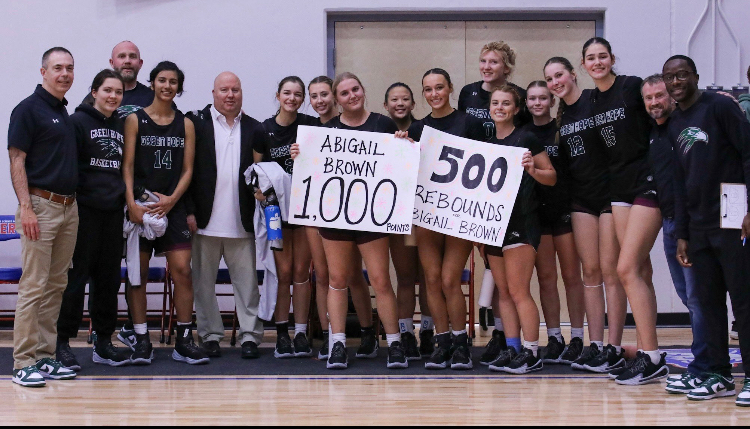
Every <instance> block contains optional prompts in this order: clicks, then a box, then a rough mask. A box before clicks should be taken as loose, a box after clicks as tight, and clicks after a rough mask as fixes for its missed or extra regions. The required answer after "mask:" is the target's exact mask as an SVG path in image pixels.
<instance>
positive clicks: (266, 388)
mask: <svg viewBox="0 0 750 429" xmlns="http://www.w3.org/2000/svg"><path fill="white" fill-rule="evenodd" d="M563 331H564V333H563V334H564V336H565V337H566V338H569V331H568V330H567V329H564V330H563ZM566 331H567V332H566ZM82 334H83V332H82ZM542 334H544V331H543V329H542ZM659 334H660V342H661V343H662V344H663V345H665V346H667V345H679V344H683V345H684V344H689V343H690V339H691V337H690V331H689V330H688V329H683V328H661V329H660V330H659ZM266 337H267V341H268V342H267V343H266V344H264V346H263V347H262V349H261V351H262V352H263V353H272V350H273V349H272V347H273V342H275V334H274V333H271V332H269V333H267V335H266ZM80 338H84V339H85V335H81V336H80ZM487 340H488V338H487V337H484V338H482V337H477V341H476V344H477V345H484V344H486V342H487ZM634 342H635V331H634V330H632V329H628V330H626V333H625V343H631V344H632V343H634ZM587 343H588V340H587ZM154 344H155V346H157V347H159V346H161V345H158V341H155V342H154ZM11 345H12V333H10V332H8V331H4V332H0V347H10V346H11ZM71 345H73V346H74V347H83V346H85V345H86V344H85V342H84V340H81V341H80V342H79V343H74V344H71ZM166 347H168V346H166ZM225 347H228V345H226V346H225ZM384 364H385V363H384ZM8 370H9V368H8ZM537 374H538V375H531V376H529V377H525V378H513V379H512V380H509V379H503V377H502V376H501V375H500V376H497V375H493V374H490V373H489V372H487V375H486V376H477V375H473V376H469V377H467V376H461V374H460V373H456V372H451V371H441V372H438V373H436V374H435V376H419V377H408V378H407V377H399V376H398V375H394V376H385V377H383V376H378V377H352V376H346V375H345V372H344V373H341V372H336V373H332V374H331V376H325V377H269V376H264V377H252V376H242V377H239V378H235V377H226V376H217V377H106V378H105V377H93V376H88V377H87V376H85V375H81V376H80V377H79V378H78V379H77V380H75V381H68V382H61V381H57V382H56V381H50V382H48V384H47V387H46V388H43V389H30V388H23V387H20V386H17V385H15V384H12V383H11V381H10V376H9V375H6V376H4V377H0V402H2V403H3V404H5V405H4V406H3V407H0V419H1V420H0V421H2V424H4V425H16V424H24V425H26V424H36V425H84V424H86V425H118V424H120V425H146V424H160V425H230V424H231V425H254V426H257V425H282V424H284V425H287V424H288V425H317V426H321V425H358V426H359V425H384V424H389V425H437V424H444V425H459V424H471V425H521V424H523V425H531V424H534V425H555V426H557V425H633V424H643V425H708V424H710V425H737V424H747V422H748V421H750V420H748V418H750V409H740V408H738V407H736V406H735V405H734V400H733V399H730V398H726V399H717V400H713V401H708V402H705V403H693V402H688V401H687V400H686V399H685V397H684V396H672V395H667V394H666V393H665V392H664V388H663V384H652V385H647V386H641V387H629V386H618V385H615V384H614V383H613V382H611V381H608V380H607V379H602V378H601V377H600V376H594V375H591V376H588V375H582V376H577V377H561V376H550V375H548V376H545V375H544V373H543V372H542V373H541V374H539V373H537ZM737 381H738V382H741V380H740V379H738V380H737ZM738 388H741V383H738Z"/></svg>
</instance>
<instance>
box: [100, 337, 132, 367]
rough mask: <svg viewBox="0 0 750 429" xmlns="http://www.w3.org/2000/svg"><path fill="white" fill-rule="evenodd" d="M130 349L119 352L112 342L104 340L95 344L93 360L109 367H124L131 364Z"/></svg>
mask: <svg viewBox="0 0 750 429" xmlns="http://www.w3.org/2000/svg"><path fill="white" fill-rule="evenodd" d="M131 354H132V352H131V351H130V349H127V350H119V349H118V348H117V346H115V345H114V344H112V341H109V340H102V341H97V342H95V343H94V354H93V356H92V360H93V361H94V363H100V364H104V365H109V366H123V365H128V364H129V363H130V355H131Z"/></svg>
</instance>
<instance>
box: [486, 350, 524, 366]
mask: <svg viewBox="0 0 750 429" xmlns="http://www.w3.org/2000/svg"><path fill="white" fill-rule="evenodd" d="M516 356H518V352H517V351H516V349H514V348H513V347H509V348H507V349H505V350H503V351H501V352H500V354H499V355H497V359H495V361H494V362H492V363H491V364H490V371H494V372H505V368H507V367H508V365H510V363H511V362H513V359H515V358H516Z"/></svg>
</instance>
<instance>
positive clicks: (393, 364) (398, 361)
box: [386, 334, 417, 369]
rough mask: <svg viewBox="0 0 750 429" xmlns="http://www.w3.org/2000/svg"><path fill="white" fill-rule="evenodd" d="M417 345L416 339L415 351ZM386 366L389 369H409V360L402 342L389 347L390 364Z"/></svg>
mask: <svg viewBox="0 0 750 429" xmlns="http://www.w3.org/2000/svg"><path fill="white" fill-rule="evenodd" d="M412 337H414V334H412ZM416 343H417V340H416V338H414V346H415V349H416V345H417V344H416ZM386 366H387V367H388V368H389V369H398V368H409V360H408V359H407V358H406V353H405V351H404V348H403V347H402V346H401V343H400V342H398V341H396V342H395V343H393V344H391V345H390V346H388V363H387V365H386Z"/></svg>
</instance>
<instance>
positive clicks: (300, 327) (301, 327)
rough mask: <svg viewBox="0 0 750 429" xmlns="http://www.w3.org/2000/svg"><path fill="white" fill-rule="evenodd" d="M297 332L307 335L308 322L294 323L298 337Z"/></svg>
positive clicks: (295, 333) (295, 334)
mask: <svg viewBox="0 0 750 429" xmlns="http://www.w3.org/2000/svg"><path fill="white" fill-rule="evenodd" d="M297 334H305V335H307V323H295V324H294V336H295V337H296V336H297Z"/></svg>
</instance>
